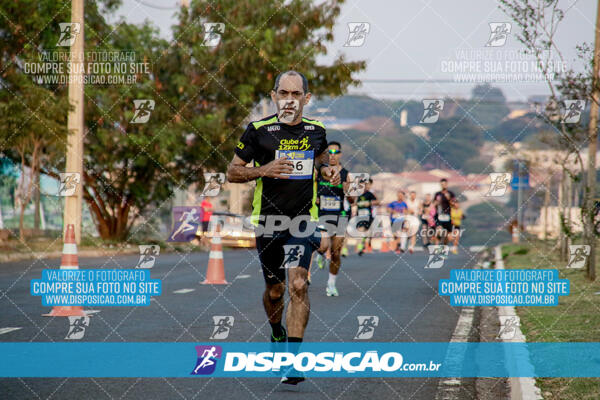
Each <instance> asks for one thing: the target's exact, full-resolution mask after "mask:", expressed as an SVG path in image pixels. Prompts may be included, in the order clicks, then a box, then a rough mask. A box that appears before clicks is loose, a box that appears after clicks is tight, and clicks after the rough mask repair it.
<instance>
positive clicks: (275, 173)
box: [227, 155, 294, 183]
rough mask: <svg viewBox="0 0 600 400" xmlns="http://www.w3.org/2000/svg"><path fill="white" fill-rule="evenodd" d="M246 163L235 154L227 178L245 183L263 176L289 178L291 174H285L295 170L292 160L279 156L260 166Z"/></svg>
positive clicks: (234, 181)
mask: <svg viewBox="0 0 600 400" xmlns="http://www.w3.org/2000/svg"><path fill="white" fill-rule="evenodd" d="M246 164H247V162H246V161H244V160H242V159H241V158H240V157H239V156H238V155H234V156H233V160H231V163H229V167H228V168H227V180H228V181H229V182H231V183H244V182H249V181H252V180H254V179H257V178H262V177H268V178H280V179H288V178H289V176H288V175H283V174H289V173H291V172H293V170H294V167H293V165H292V162H291V161H289V160H288V159H286V158H278V159H276V160H273V161H271V162H270V163H268V164H265V165H262V166H260V167H247V166H246Z"/></svg>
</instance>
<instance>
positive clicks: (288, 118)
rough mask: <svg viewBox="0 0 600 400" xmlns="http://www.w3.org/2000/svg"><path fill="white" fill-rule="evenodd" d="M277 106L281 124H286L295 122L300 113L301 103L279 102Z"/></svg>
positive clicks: (292, 101) (291, 101)
mask: <svg viewBox="0 0 600 400" xmlns="http://www.w3.org/2000/svg"><path fill="white" fill-rule="evenodd" d="M277 105H278V107H277V108H278V110H277V111H278V112H277V118H278V119H279V121H280V122H283V123H286V124H289V123H290V122H292V121H294V120H295V119H296V117H297V116H298V113H299V112H300V102H299V101H298V100H279V101H278V102H277Z"/></svg>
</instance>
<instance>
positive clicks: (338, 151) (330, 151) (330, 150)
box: [328, 149, 342, 154]
mask: <svg viewBox="0 0 600 400" xmlns="http://www.w3.org/2000/svg"><path fill="white" fill-rule="evenodd" d="M328 151H329V154H340V153H341V152H342V151H341V150H336V149H329V150H328Z"/></svg>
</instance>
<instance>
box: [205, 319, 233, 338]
mask: <svg viewBox="0 0 600 400" xmlns="http://www.w3.org/2000/svg"><path fill="white" fill-rule="evenodd" d="M212 319H213V322H214V324H215V327H214V329H213V332H212V335H210V338H209V339H217V340H223V339H227V336H229V331H230V330H231V328H233V322H234V321H235V319H234V318H233V317H232V316H229V315H214V316H213V317H212Z"/></svg>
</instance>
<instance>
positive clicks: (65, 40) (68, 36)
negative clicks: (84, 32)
mask: <svg viewBox="0 0 600 400" xmlns="http://www.w3.org/2000/svg"><path fill="white" fill-rule="evenodd" d="M58 26H59V28H60V37H59V38H58V42H56V45H57V46H60V47H71V46H73V45H74V44H75V39H77V35H79V32H81V25H80V24H79V22H61V23H59V24H58Z"/></svg>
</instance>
